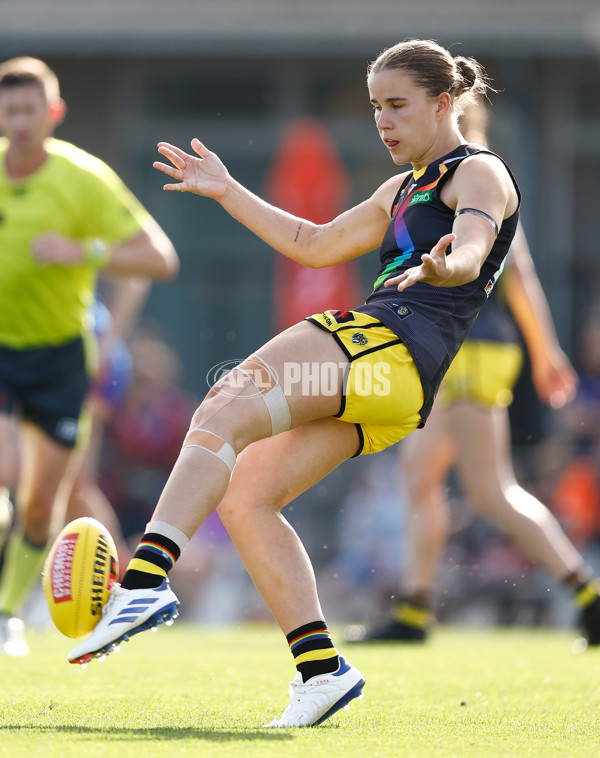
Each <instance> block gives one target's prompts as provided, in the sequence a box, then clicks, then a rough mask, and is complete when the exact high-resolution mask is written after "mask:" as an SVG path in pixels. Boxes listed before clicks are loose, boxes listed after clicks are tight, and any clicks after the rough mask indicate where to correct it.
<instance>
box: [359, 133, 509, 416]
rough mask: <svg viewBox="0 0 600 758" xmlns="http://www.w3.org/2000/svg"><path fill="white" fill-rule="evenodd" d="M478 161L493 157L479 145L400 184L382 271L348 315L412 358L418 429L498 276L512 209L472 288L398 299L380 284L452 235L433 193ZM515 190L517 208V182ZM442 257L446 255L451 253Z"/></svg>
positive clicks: (429, 289)
mask: <svg viewBox="0 0 600 758" xmlns="http://www.w3.org/2000/svg"><path fill="white" fill-rule="evenodd" d="M478 153H490V154H492V155H495V153H492V152H491V151H490V150H487V149H486V148H484V147H482V146H481V145H476V144H465V145H459V147H457V148H456V149H455V150H452V151H451V152H450V153H448V154H447V155H445V156H443V157H442V158H441V159H439V160H438V161H436V162H435V163H431V164H430V165H428V166H427V167H426V168H425V171H424V172H423V173H421V174H420V175H419V177H418V178H415V177H414V174H409V175H408V176H407V177H406V179H405V180H404V182H403V183H402V185H401V187H400V189H399V191H398V194H397V195H396V197H395V199H394V203H393V207H392V219H391V221H390V224H389V226H388V228H387V230H386V233H385V235H384V238H383V242H382V244H381V248H380V260H381V267H380V270H379V275H378V277H377V279H376V281H375V284H374V288H373V292H372V293H371V295H369V297H368V298H367V300H366V303H365V305H362V306H360V307H359V308H356V309H355V310H357V311H364V312H367V313H370V314H372V315H373V316H375V317H376V318H378V319H379V320H380V321H381V322H382V323H383V324H385V325H386V326H387V327H389V328H390V329H391V330H392V331H393V332H394V333H395V334H397V335H398V336H399V337H400V338H401V339H402V342H403V343H404V344H405V345H406V347H407V348H408V350H409V352H410V353H411V355H412V357H413V360H414V362H415V364H416V366H417V368H418V370H419V374H420V377H421V382H422V384H423V391H424V394H425V402H424V404H423V408H422V409H421V419H422V424H424V423H425V421H426V419H427V416H428V415H429V413H430V411H431V406H432V405H433V401H434V399H435V395H436V393H437V390H438V388H439V385H440V382H441V380H442V378H443V376H444V374H445V373H446V371H447V370H448V367H449V366H450V363H451V362H452V359H453V358H454V356H455V355H456V353H457V352H458V349H459V348H460V346H461V344H462V342H463V340H464V339H465V337H466V336H467V334H468V332H469V329H470V328H471V326H472V324H473V322H474V320H475V318H476V317H477V314H478V313H479V310H480V309H481V306H482V305H483V304H484V303H485V301H486V299H487V297H488V295H489V294H490V292H491V291H492V289H493V287H494V284H495V282H496V279H497V278H498V276H499V274H500V272H501V270H502V266H503V263H504V259H505V257H506V255H507V253H508V250H509V248H510V244H511V242H512V239H513V236H514V234H515V230H516V228H517V222H518V217H519V212H518V209H517V211H516V212H515V213H514V214H513V215H512V216H510V217H509V218H507V219H505V220H504V221H503V223H502V226H501V227H500V231H499V234H498V237H497V238H496V241H495V242H494V244H493V246H492V249H491V251H490V253H489V255H488V257H487V258H486V260H485V261H484V263H483V265H482V267H481V271H480V273H479V276H478V277H477V278H476V279H475V280H474V281H472V282H469V283H468V284H462V285H460V286H457V287H434V286H433V285H430V284H425V283H424V282H417V283H416V284H414V285H413V286H412V287H409V288H408V289H407V290H405V291H404V292H398V290H397V289H396V288H395V287H389V288H386V287H384V286H383V283H384V282H385V281H386V279H388V278H390V277H391V276H396V275H398V274H401V273H402V272H403V271H405V270H406V269H409V268H412V267H413V266H418V265H420V264H421V255H423V253H429V252H430V251H431V249H432V248H433V247H434V246H435V245H436V244H437V242H438V240H439V239H440V237H443V236H444V235H445V234H449V233H450V232H451V231H452V225H453V223H454V213H455V212H454V211H453V210H452V209H451V208H449V207H448V206H447V205H445V204H444V203H443V202H442V200H441V198H440V192H441V190H442V187H443V186H444V184H445V182H446V181H447V180H448V178H449V177H450V176H452V174H453V172H454V171H455V170H456V169H457V167H458V166H459V165H460V163H461V161H463V160H464V159H465V158H468V157H469V156H470V155H476V154H478ZM507 170H508V167H507ZM509 173H510V170H509ZM511 177H512V174H511ZM512 178H513V182H514V177H512ZM515 188H516V190H517V193H518V195H519V202H520V193H519V190H518V187H517V184H516V182H515ZM447 254H448V255H452V249H451V247H449V248H448V252H447Z"/></svg>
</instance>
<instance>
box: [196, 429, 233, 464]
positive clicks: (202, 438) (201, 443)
mask: <svg viewBox="0 0 600 758" xmlns="http://www.w3.org/2000/svg"><path fill="white" fill-rule="evenodd" d="M183 447H199V448H200V449H201V450H206V452H207V453H211V454H212V455H214V456H216V457H217V458H218V459H219V460H221V461H223V463H224V464H225V465H226V466H227V468H228V469H229V471H231V472H233V467H234V466H235V459H236V455H235V450H234V449H233V448H232V447H231V445H230V444H229V443H228V442H225V440H224V439H223V438H222V437H219V435H218V434H215V433H214V432H210V431H209V430H208V429H191V430H190V431H189V432H188V433H187V434H186V436H185V440H184V441H183Z"/></svg>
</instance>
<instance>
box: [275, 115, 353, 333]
mask: <svg viewBox="0 0 600 758" xmlns="http://www.w3.org/2000/svg"><path fill="white" fill-rule="evenodd" d="M348 188H349V180H348V175H347V173H346V170H345V168H344V165H343V163H342V161H341V158H340V156H339V154H338V151H337V149H336V147H335V145H334V143H333V140H332V139H331V137H330V135H329V132H328V131H327V130H326V128H325V127H324V126H323V125H322V124H321V123H320V122H319V121H316V120H314V119H298V120H297V121H294V122H293V123H292V124H291V125H290V126H289V127H288V129H287V130H286V131H285V132H284V134H283V137H282V139H281V143H280V145H279V148H278V150H277V153H276V154H275V158H274V160H273V164H272V166H271V168H270V170H269V173H268V175H267V179H266V188H265V192H266V195H267V197H268V199H269V201H270V202H272V203H274V204H275V205H277V206H279V207H280V208H283V209H284V210H286V211H288V212H289V213H293V214H294V215H297V216H300V217H301V218H305V219H308V220H309V221H314V222H315V223H317V224H322V223H326V222H328V221H332V220H333V219H334V218H335V217H336V216H337V215H338V214H339V213H340V212H342V211H343V210H344V209H345V207H346V201H347V197H348ZM363 300H364V297H363V295H362V288H361V285H360V279H359V275H358V271H357V267H356V263H355V261H347V262H345V263H340V264H338V265H337V266H330V267H328V268H323V269H311V268H307V267H306V266H301V265H300V264H298V263H296V262H295V261H292V260H290V259H289V258H286V257H285V256H283V255H277V256H276V257H275V303H274V308H275V330H276V331H281V330H283V329H286V328H287V327H288V326H291V325H292V324H295V323H297V322H298V321H301V320H302V319H303V318H304V317H305V316H310V315H311V314H312V313H319V312H321V311H323V310H327V309H329V310H347V309H350V308H353V307H356V306H357V305H359V304H360V303H362V302H363Z"/></svg>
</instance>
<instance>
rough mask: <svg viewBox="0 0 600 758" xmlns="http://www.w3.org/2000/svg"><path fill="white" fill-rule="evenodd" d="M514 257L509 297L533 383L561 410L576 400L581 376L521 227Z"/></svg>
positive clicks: (515, 241)
mask: <svg viewBox="0 0 600 758" xmlns="http://www.w3.org/2000/svg"><path fill="white" fill-rule="evenodd" d="M511 255H512V258H511V264H510V266H509V268H508V269H507V272H506V277H507V279H506V297H507V300H508V304H509V306H510V309H511V311H512V313H513V315H514V317H515V320H516V321H517V324H518V325H519V328H520V330H521V333H522V335H523V339H524V340H525V344H526V346H527V352H528V354H529V358H530V361H531V373H532V378H533V383H534V386H535V389H536V392H537V394H538V395H539V397H540V399H541V400H543V401H544V402H546V403H548V405H550V406H551V407H553V408H560V407H562V406H563V405H565V403H567V402H569V401H571V400H572V399H573V397H574V396H575V392H576V390H577V375H576V373H575V371H574V369H573V367H572V366H571V363H570V361H569V359H568V358H567V356H566V355H565V353H564V352H563V351H562V349H561V347H560V344H559V342H558V337H557V334H556V330H555V328H554V322H553V320H552V315H551V313H550V307H549V306H548V301H547V300H546V296H545V295H544V291H543V289H542V285H541V283H540V280H539V279H538V276H537V273H536V271H535V266H534V263H533V260H532V258H531V254H530V252H529V246H528V244H527V239H526V237H525V233H524V231H523V228H522V227H521V226H520V225H519V228H518V229H517V233H516V234H515V238H514V240H513V245H512V249H511Z"/></svg>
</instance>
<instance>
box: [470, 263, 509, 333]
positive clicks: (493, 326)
mask: <svg viewBox="0 0 600 758" xmlns="http://www.w3.org/2000/svg"><path fill="white" fill-rule="evenodd" d="M510 265H511V262H510V253H509V256H508V258H507V260H506V265H505V267H504V270H503V273H502V274H501V276H500V278H499V279H498V281H497V283H496V286H495V287H494V289H493V290H492V291H491V292H490V295H489V297H488V299H487V300H486V303H485V307H483V308H482V309H481V310H480V311H479V315H478V316H477V318H476V319H475V321H474V322H473V326H472V327H471V329H470V331H469V334H468V335H467V340H468V341H472V340H485V341H486V342H503V343H508V344H511V345H519V344H521V337H520V332H519V328H518V326H517V323H516V321H515V319H514V317H513V315H512V311H511V310H510V308H509V306H508V303H507V300H506V281H505V279H506V271H507V270H508V268H509V267H510Z"/></svg>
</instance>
